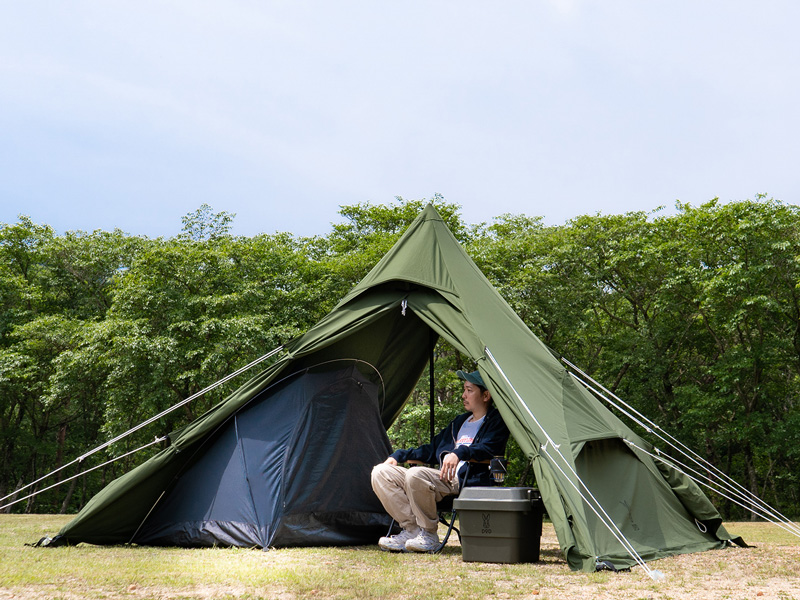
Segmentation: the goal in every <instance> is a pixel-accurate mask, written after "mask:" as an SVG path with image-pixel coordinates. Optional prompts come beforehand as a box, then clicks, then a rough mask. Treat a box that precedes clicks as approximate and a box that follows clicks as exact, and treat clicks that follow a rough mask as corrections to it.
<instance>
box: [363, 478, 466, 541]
mask: <svg viewBox="0 0 800 600" xmlns="http://www.w3.org/2000/svg"><path fill="white" fill-rule="evenodd" d="M372 489H373V490H374V491H375V494H376V495H377V496H378V498H379V499H380V501H381V503H382V504H383V506H384V508H385V509H386V512H388V513H389V514H390V515H391V517H392V518H393V519H394V520H395V521H397V523H398V524H399V525H400V527H402V528H403V529H406V530H408V531H415V530H416V529H417V528H419V529H424V530H425V531H428V532H430V533H436V531H437V529H438V526H439V517H438V515H437V513H436V503H437V502H439V501H440V500H441V499H442V498H444V497H445V496H453V495H456V494H458V481H457V480H453V481H443V480H442V479H440V478H439V470H438V469H431V468H429V467H411V468H410V469H406V468H404V467H399V466H394V465H387V464H380V465H377V466H376V467H375V468H374V469H372Z"/></svg>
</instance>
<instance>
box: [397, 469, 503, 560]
mask: <svg viewBox="0 0 800 600" xmlns="http://www.w3.org/2000/svg"><path fill="white" fill-rule="evenodd" d="M406 462H407V463H408V464H410V465H422V466H425V463H423V462H422V461H419V460H409V461H406ZM490 463H491V461H489V460H481V461H476V460H471V461H468V462H467V471H466V473H464V481H466V480H467V478H468V477H469V469H470V465H473V464H484V465H488V464H490ZM500 482H502V479H499V480H497V479H494V478H493V479H492V484H493V485H497V484H498V483H500ZM460 494H461V490H459V493H458V494H456V495H453V496H445V497H444V498H442V499H441V500H440V501H439V502H437V503H436V514H437V515H438V517H439V523H441V524H442V525H444V526H446V527H447V532H446V533H445V534H444V537H443V538H442V541H441V542H439V545H438V546H436V548H434V549H433V550H429V551H428V554H439V553H440V552H441V551H442V550H443V549H444V547H445V546H446V545H447V541H448V540H449V539H450V534H451V533H452V532H453V531H455V532H456V534H457V535H458V542H459V544H460V543H461V531H460V530H459V528H458V527H456V526H455V524H456V517H457V516H458V514H457V511H456V509H455V507H454V506H453V501H454V500H455V499H456V498H458V496H459V495H460ZM448 514H449V515H450V519H449V520H448V519H447V518H446V516H445V515H448ZM394 526H395V522H394V519H392V522H391V523H390V524H389V532H388V533H387V534H386V535H387V536H389V535H392V530H393V529H394Z"/></svg>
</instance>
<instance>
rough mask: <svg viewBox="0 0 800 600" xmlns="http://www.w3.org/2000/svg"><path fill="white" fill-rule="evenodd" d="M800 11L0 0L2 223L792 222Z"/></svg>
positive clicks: (295, 228) (574, 0)
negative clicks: (758, 203) (212, 216)
mask: <svg viewBox="0 0 800 600" xmlns="http://www.w3.org/2000/svg"><path fill="white" fill-rule="evenodd" d="M799 22H800V4H799V3H796V2H790V1H775V2H771V1H769V0H766V1H763V2H740V1H737V0H729V1H725V2H718V1H707V2H706V1H704V2H697V1H692V2H690V1H680V0H679V1H673V2H669V3H667V2H646V1H642V0H636V1H633V0H630V1H614V0H609V1H607V2H606V1H604V2H581V1H578V0H550V1H546V0H540V1H536V0H528V1H526V2H517V1H513V0H510V1H506V2H495V3H489V2H475V1H470V0H459V1H446V2H430V1H429V2H420V1H415V0H410V1H405V2H364V1H363V0H362V1H360V2H349V1H347V0H344V1H340V2H337V3H329V2H303V1H285V2H284V1H281V2H278V1H260V2H249V1H238V0H226V1H225V2H222V1H199V0H192V1H180V0H177V1H171V2H170V1H159V2H155V1H148V0H137V1H135V2H134V1H129V2H125V1H120V2H108V1H96V2H84V1H80V0H77V1H71V2H43V1H40V0H26V1H25V2H11V1H8V2H0V132H2V135H1V136H0V222H5V223H10V222H14V221H16V219H17V215H19V214H26V215H29V216H31V217H32V218H33V219H34V221H36V222H39V223H47V224H50V225H52V226H53V227H55V228H56V230H58V231H59V232H63V231H66V230H74V229H80V230H84V231H91V230H94V229H106V230H110V229H113V228H120V229H123V230H124V231H126V232H128V233H131V234H143V235H149V236H159V235H164V236H169V235H174V234H176V233H178V232H180V228H181V222H180V218H181V216H183V215H185V214H186V213H189V212H191V211H193V210H195V209H196V208H198V207H199V206H200V205H201V204H203V203H207V204H209V205H211V206H212V207H213V208H214V210H215V211H227V212H231V213H236V215H237V216H236V220H235V227H234V233H237V234H241V235H254V234H257V233H261V232H266V233H272V232H274V231H290V232H293V233H295V234H297V235H314V234H323V235H324V234H326V233H327V232H328V231H329V229H330V223H331V222H336V221H339V220H340V219H339V217H338V214H337V211H338V207H339V206H340V205H344V204H354V203H358V202H371V203H391V202H392V201H393V200H394V198H395V196H402V197H404V198H408V199H419V198H430V197H432V196H433V195H434V194H436V193H439V194H442V195H443V196H444V197H445V199H446V200H448V201H449V202H454V203H457V204H460V205H461V206H462V207H463V216H464V218H465V219H466V220H467V222H469V223H477V222H481V221H487V222H488V221H491V220H492V218H493V217H495V216H498V215H501V214H503V213H522V214H527V215H531V216H542V217H544V219H545V222H547V223H550V224H559V223H563V222H564V221H566V220H567V219H569V218H571V217H574V216H577V215H581V214H594V213H597V212H601V213H606V214H608V213H621V212H626V211H634V210H644V211H651V210H653V209H655V208H656V207H658V206H665V207H666V210H667V211H672V210H673V207H674V204H675V201H676V200H681V201H683V202H690V203H692V204H695V205H697V204H700V203H703V202H705V201H707V200H709V199H711V198H713V197H716V196H718V197H720V198H721V199H722V200H724V201H730V200H739V199H745V198H753V197H754V196H755V194H757V193H762V192H763V193H767V194H769V195H771V196H773V197H775V198H779V199H781V200H783V201H785V202H788V203H793V204H794V203H797V202H798V193H800V168H798V166H797V159H798V155H799V153H798V144H799V142H798V140H799V139H800V117H799V116H798V114H800V111H799V110H798V108H797V107H798V106H800V92H799V91H798V90H799V88H800V42H799V41H798V36H797V31H796V30H797V23H799Z"/></svg>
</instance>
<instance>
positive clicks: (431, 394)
mask: <svg viewBox="0 0 800 600" xmlns="http://www.w3.org/2000/svg"><path fill="white" fill-rule="evenodd" d="M430 346H431V356H430V363H429V365H428V374H429V377H428V378H429V380H430V392H429V394H428V407H429V409H430V414H431V418H430V420H431V446H433V440H434V438H435V437H436V425H435V423H434V419H433V411H434V401H433V398H434V394H435V393H436V386H435V383H434V377H433V375H434V373H433V349H434V347H435V346H436V334H435V333H434V332H433V330H431V343H430Z"/></svg>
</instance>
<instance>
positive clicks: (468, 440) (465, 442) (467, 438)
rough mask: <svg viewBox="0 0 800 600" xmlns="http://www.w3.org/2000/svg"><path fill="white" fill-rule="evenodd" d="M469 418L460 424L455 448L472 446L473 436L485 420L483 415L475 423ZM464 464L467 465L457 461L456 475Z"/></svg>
mask: <svg viewBox="0 0 800 600" xmlns="http://www.w3.org/2000/svg"><path fill="white" fill-rule="evenodd" d="M471 418H472V417H470V418H469V419H467V420H466V421H464V422H463V423H462V424H461V428H460V429H459V430H458V435H457V436H456V448H458V447H459V446H469V445H471V444H472V442H473V440H474V439H475V436H476V435H478V430H479V429H480V428H481V425H483V420H484V419H485V418H486V415H483V416H482V417H481V418H480V419H477V420H476V421H470V419H471ZM465 464H467V462H466V461H464V460H462V461H459V463H458V467H456V473H458V472H459V471H461V467H463V466H464V465H465Z"/></svg>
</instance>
